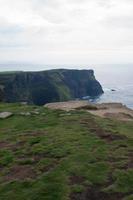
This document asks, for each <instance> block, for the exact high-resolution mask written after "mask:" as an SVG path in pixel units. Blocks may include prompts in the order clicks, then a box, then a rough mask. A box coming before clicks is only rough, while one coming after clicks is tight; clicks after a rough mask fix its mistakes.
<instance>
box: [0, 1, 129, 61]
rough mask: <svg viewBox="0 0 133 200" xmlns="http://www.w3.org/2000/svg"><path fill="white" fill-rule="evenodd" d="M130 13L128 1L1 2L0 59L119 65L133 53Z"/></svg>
mask: <svg viewBox="0 0 133 200" xmlns="http://www.w3.org/2000/svg"><path fill="white" fill-rule="evenodd" d="M132 10H133V1H132V0H89V1H88V0H82V1H81V0H12V1H11V0H0V57H2V58H3V59H5V60H6V56H7V55H8V58H7V59H8V60H10V59H12V58H14V59H15V55H16V60H17V59H18V60H24V61H25V60H28V61H31V62H32V61H33V60H36V61H38V62H47V63H50V62H51V60H52V62H55V63H60V62H61V63H63V62H64V63H66V62H73V63H76V62H83V59H84V62H86V63H87V62H88V63H89V62H102V63H103V62H104V61H105V60H106V62H107V61H108V62H112V60H115V59H116V56H114V55H115V53H116V54H117V56H118V58H117V59H116V62H117V61H119V60H120V59H121V57H122V56H123V55H124V53H125V54H127V52H130V53H129V54H130V55H132V52H133V46H132V45H133V36H132V35H133V30H132V28H133V25H132V21H133V12H132ZM2 49H4V51H3V52H2ZM5 49H6V52H8V53H6V52H5ZM18 49H19V50H18ZM20 52H21V53H20ZM118 52H120V55H119V54H118ZM108 53H110V54H111V55H112V56H110V57H109V56H107V55H108ZM60 55H61V56H60ZM99 55H100V56H99ZM121 55H122V56H121ZM61 57H62V58H61ZM77 57H78V59H77ZM125 59H127V57H126V58H125Z"/></svg>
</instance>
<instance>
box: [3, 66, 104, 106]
mask: <svg viewBox="0 0 133 200" xmlns="http://www.w3.org/2000/svg"><path fill="white" fill-rule="evenodd" d="M102 93H103V90H102V87H101V85H100V83H99V82H98V81H97V80H96V79H95V76H94V71H93V70H67V69H57V70H48V71H42V72H11V73H0V101H5V102H23V101H24V102H25V101H26V102H28V103H34V104H36V105H43V104H45V103H48V102H55V101H65V100H71V99H75V98H82V97H84V96H97V95H100V94H102Z"/></svg>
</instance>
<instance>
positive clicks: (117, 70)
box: [90, 64, 133, 109]
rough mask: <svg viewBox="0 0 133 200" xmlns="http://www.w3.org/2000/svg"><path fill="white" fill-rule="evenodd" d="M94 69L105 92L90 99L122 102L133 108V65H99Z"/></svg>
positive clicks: (97, 101) (102, 101)
mask: <svg viewBox="0 0 133 200" xmlns="http://www.w3.org/2000/svg"><path fill="white" fill-rule="evenodd" d="M93 69H94V70H95V76H96V78H97V79H98V80H99V82H100V83H101V85H102V87H103V90H104V94H102V95H101V96H99V97H95V98H90V100H91V101H93V102H96V103H104V102H105V103H106V102H120V103H122V104H124V105H126V106H127V107H128V108H131V109H133V65H131V64H127V65H99V66H94V67H93Z"/></svg>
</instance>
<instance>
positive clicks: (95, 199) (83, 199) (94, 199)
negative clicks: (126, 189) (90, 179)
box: [70, 187, 123, 200]
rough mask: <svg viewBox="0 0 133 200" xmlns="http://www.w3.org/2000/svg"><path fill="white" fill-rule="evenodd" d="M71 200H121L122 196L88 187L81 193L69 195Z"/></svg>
mask: <svg viewBox="0 0 133 200" xmlns="http://www.w3.org/2000/svg"><path fill="white" fill-rule="evenodd" d="M70 199H71V200H122V199H123V194H121V193H113V194H108V193H105V192H102V191H100V190H99V188H97V187H96V188H93V187H88V188H87V189H86V190H85V191H83V192H81V193H75V192H73V193H72V194H71V195H70Z"/></svg>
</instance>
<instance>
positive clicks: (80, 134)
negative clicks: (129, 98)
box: [0, 103, 133, 200]
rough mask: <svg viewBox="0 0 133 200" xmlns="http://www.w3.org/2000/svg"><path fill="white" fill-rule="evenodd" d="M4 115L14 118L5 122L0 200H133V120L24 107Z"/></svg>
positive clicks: (2, 107)
mask: <svg viewBox="0 0 133 200" xmlns="http://www.w3.org/2000/svg"><path fill="white" fill-rule="evenodd" d="M2 111H10V112H13V113H14V115H13V116H11V117H10V118H8V119H3V120H2V119H0V200H71V199H72V200H73V199H74V200H79V199H81V200H82V199H83V200H89V199H90V200H103V199H104V200H131V199H132V197H133V196H132V192H133V191H132V188H133V169H132V164H133V162H132V161H133V160H132V158H133V148H132V147H133V123H132V122H124V123H123V122H119V121H113V120H110V119H101V118H99V117H95V116H93V115H91V114H89V113H87V112H85V111H83V110H79V111H78V110H76V111H71V112H69V115H68V113H67V112H65V111H61V110H55V111H52V110H49V109H47V108H44V107H38V106H27V105H20V104H3V103H1V104H0V112H2ZM33 111H38V113H39V114H38V115H37V114H35V113H34V112H33ZM21 112H31V113H32V112H33V114H31V115H29V116H22V115H21V114H20V113H21Z"/></svg>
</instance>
